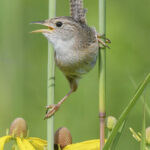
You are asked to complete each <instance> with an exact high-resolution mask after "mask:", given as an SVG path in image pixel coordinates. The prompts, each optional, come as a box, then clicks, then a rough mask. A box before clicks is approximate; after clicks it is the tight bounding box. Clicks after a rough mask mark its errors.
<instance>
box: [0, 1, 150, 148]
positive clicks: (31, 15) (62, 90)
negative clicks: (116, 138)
mask: <svg viewBox="0 0 150 150" xmlns="http://www.w3.org/2000/svg"><path fill="white" fill-rule="evenodd" d="M84 6H85V7H86V8H88V13H87V20H88V24H89V25H91V26H95V27H96V28H97V30H98V1H97V0H96V1H95V0H94V1H90V0H84ZM149 14H150V1H148V0H143V1H136V0H132V1H131V0H126V1H119V0H114V1H110V0H107V37H108V38H110V39H111V41H112V44H111V49H110V50H107V103H106V105H107V106H106V107H107V115H114V116H116V117H119V116H120V114H121V112H122V110H123V109H124V107H125V106H126V105H127V104H128V102H129V100H130V98H131V97H132V95H133V94H134V91H135V88H134V86H133V84H132V82H131V80H130V78H132V79H133V80H134V81H135V82H136V83H137V84H139V83H140V81H141V80H143V79H144V77H145V76H146V74H147V73H149V72H150V50H149V41H150V17H149ZM62 15H63V16H64V15H69V2H68V0H57V16H62ZM47 18H48V1H42V0H37V1H35V0H34V1H30V0H13V1H10V0H1V1H0V136H2V135H4V134H5V129H6V128H8V127H9V125H10V123H11V121H12V120H13V119H14V118H16V117H19V116H21V117H23V118H24V119H25V120H26V121H27V122H28V125H29V129H30V136H36V137H41V138H44V139H46V121H44V120H43V117H44V115H45V105H46V86H47V85H46V80H47V39H45V38H44V37H43V36H42V35H40V34H34V35H32V34H29V32H30V31H32V30H34V29H37V28H38V27H40V26H37V25H36V26H35V25H30V24H29V23H30V22H32V21H39V20H44V19H47ZM97 70H98V66H96V67H95V68H94V69H93V70H92V71H91V72H90V73H88V74H87V75H85V76H84V77H83V79H82V80H81V81H80V83H79V89H78V90H77V92H76V93H74V94H73V95H71V97H69V99H68V100H67V101H66V102H65V103H64V104H63V106H62V107H61V109H60V110H59V112H57V113H56V115H55V129H57V128H59V127H61V126H66V127H67V128H68V129H70V131H71V133H72V135H73V141H74V142H79V141H84V140H88V139H93V138H99V118H98V71H97ZM68 90H69V85H68V83H67V81H66V79H65V77H64V76H63V74H62V73H61V72H60V71H59V70H58V68H56V86H55V101H56V102H57V101H58V100H60V99H61V98H62V97H63V96H64V95H65V94H66V93H67V92H68ZM145 98H146V100H147V102H148V105H150V102H149V99H150V96H149V90H146V92H145ZM141 104H142V103H141V102H140V101H139V102H138V103H137V105H136V107H134V110H133V111H132V112H131V113H130V116H129V117H128V121H127V124H126V126H125V129H124V132H123V134H122V137H121V138H120V142H119V145H118V149H122V150H126V149H138V148H139V145H138V144H137V143H136V141H135V140H134V139H133V138H132V137H131V134H130V131H129V129H128V128H129V126H131V127H133V128H134V129H135V130H136V131H138V130H141V128H142V123H141V121H142V105H141ZM149 124H150V121H149V119H148V117H147V125H149Z"/></svg>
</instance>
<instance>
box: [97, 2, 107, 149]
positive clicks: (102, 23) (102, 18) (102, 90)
mask: <svg viewBox="0 0 150 150" xmlns="http://www.w3.org/2000/svg"><path fill="white" fill-rule="evenodd" d="M99 32H100V33H101V34H103V35H105V32H106V0H99ZM99 58H100V61H99V62H100V64H99V67H100V73H99V115H100V150H102V149H103V146H104V143H105V116H106V112H105V101H106V49H105V48H104V49H101V51H100V57H99Z"/></svg>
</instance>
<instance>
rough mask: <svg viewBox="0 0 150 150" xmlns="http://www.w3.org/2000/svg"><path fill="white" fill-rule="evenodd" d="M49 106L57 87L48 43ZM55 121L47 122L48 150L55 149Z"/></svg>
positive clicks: (51, 7)
mask: <svg viewBox="0 0 150 150" xmlns="http://www.w3.org/2000/svg"><path fill="white" fill-rule="evenodd" d="M48 14H49V18H53V17H55V14H56V0H49V13H48ZM47 67H48V68H47V73H48V74H47V105H50V104H54V86H55V61H54V51H53V48H52V46H51V44H49V43H48V65H47ZM53 126H54V120H53V117H51V118H50V119H48V120H47V141H48V150H53V149H54V148H53V147H54V131H53Z"/></svg>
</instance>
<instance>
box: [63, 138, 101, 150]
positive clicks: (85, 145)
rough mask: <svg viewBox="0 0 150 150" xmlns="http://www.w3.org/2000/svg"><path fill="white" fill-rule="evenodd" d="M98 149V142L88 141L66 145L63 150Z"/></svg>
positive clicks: (97, 140)
mask: <svg viewBox="0 0 150 150" xmlns="http://www.w3.org/2000/svg"><path fill="white" fill-rule="evenodd" d="M99 149H100V141H99V139H96V140H88V141H84V142H80V143H76V144H70V145H67V146H66V147H65V148H64V149H63V150H99Z"/></svg>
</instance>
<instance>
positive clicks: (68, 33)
mask: <svg viewBox="0 0 150 150" xmlns="http://www.w3.org/2000/svg"><path fill="white" fill-rule="evenodd" d="M32 24H40V25H43V26H46V27H47V29H39V30H35V31H32V33H39V32H41V33H43V34H44V36H45V37H46V38H47V39H48V41H49V42H51V43H52V44H55V43H57V42H58V41H59V40H61V41H68V40H70V39H72V38H73V37H76V35H77V34H79V32H80V31H81V30H82V27H81V25H80V24H79V23H78V22H76V21H75V20H74V19H73V18H72V17H56V18H53V19H48V20H44V21H37V22H32Z"/></svg>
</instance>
